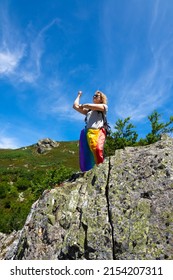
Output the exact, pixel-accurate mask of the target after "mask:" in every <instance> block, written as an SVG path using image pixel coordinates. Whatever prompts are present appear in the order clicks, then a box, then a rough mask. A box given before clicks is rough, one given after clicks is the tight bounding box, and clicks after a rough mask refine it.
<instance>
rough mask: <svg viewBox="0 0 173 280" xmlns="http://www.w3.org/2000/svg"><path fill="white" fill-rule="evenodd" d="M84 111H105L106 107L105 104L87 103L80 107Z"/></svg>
mask: <svg viewBox="0 0 173 280" xmlns="http://www.w3.org/2000/svg"><path fill="white" fill-rule="evenodd" d="M82 106H83V108H84V109H89V110H93V111H102V112H104V111H106V106H105V104H102V103H101V104H94V103H87V104H83V105H82Z"/></svg>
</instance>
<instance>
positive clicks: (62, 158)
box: [0, 141, 79, 233]
mask: <svg viewBox="0 0 173 280" xmlns="http://www.w3.org/2000/svg"><path fill="white" fill-rule="evenodd" d="M78 157H79V154H78V142H77V141H73V142H59V146H58V147H56V148H52V150H50V151H47V152H46V153H44V154H39V153H38V152H37V147H36V145H32V146H29V147H26V148H20V149H16V150H8V149H0V231H1V232H7V233H8V232H11V231H12V230H14V229H15V230H18V229H20V228H21V227H22V226H23V223H24V221H25V219H26V217H27V215H28V213H29V211H30V207H31V205H32V203H33V202H34V201H35V200H36V199H37V198H38V197H39V196H40V195H41V193H42V192H43V191H44V189H46V188H50V187H52V186H53V185H54V184H55V183H56V182H57V183H59V182H60V181H61V179H63V178H65V177H68V176H69V174H71V173H73V172H76V171H78V170H79V163H78Z"/></svg>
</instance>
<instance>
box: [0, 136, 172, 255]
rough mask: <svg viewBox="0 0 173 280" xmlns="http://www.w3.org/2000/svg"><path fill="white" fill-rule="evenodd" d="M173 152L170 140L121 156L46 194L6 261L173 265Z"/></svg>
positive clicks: (120, 154)
mask: <svg viewBox="0 0 173 280" xmlns="http://www.w3.org/2000/svg"><path fill="white" fill-rule="evenodd" d="M172 151H173V139H172V138H168V137H165V138H163V139H162V140H161V141H159V142H157V143H155V144H152V145H149V146H145V147H128V148H125V149H124V150H117V151H116V153H115V155H114V156H112V157H110V158H107V159H106V160H105V162H104V163H103V164H100V165H99V166H95V167H94V168H93V169H92V170H91V171H89V172H86V173H85V174H82V173H81V174H78V176H76V178H75V177H74V178H72V179H71V180H69V181H68V182H64V184H63V185H61V187H56V188H54V189H52V190H51V191H45V192H44V193H43V195H42V197H40V199H39V200H38V201H36V202H35V203H34V205H33V207H32V209H31V213H30V215H29V216H28V218H27V221H26V223H25V226H24V227H23V229H22V231H21V232H20V236H19V238H18V240H17V242H18V243H17V246H16V247H15V248H16V249H15V250H14V251H13V256H12V254H10V252H8V251H7V252H6V254H5V256H4V259H42V260H43V259H58V260H65V259H67V260H76V259H87V260H111V259H112V260H113V259H114V260H115V259H116V260H131V259H133V260H135V259H138V260H144V259H145V260H153V259H158V260H164V259H173V155H172ZM15 242H16V241H15Z"/></svg>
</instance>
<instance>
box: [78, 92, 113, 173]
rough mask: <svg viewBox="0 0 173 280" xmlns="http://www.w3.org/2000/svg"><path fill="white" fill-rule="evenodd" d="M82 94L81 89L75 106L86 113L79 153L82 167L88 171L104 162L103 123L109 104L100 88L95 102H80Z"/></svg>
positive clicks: (96, 93)
mask: <svg viewBox="0 0 173 280" xmlns="http://www.w3.org/2000/svg"><path fill="white" fill-rule="evenodd" d="M81 95H82V92H81V91H79V92H78V95H77V98H76V99H75V101H74V104H73V108H74V109H75V110H76V111H78V112H79V113H81V114H84V115H86V117H85V121H86V128H85V129H83V130H82V131H81V134H80V141H79V154H80V168H81V170H82V171H87V170H89V169H91V168H93V166H94V164H99V163H102V162H103V160H104V156H103V149H104V143H105V138H106V131H105V129H104V128H103V125H104V114H106V112H107V110H108V106H107V97H106V95H105V94H103V93H102V92H101V91H99V90H97V91H96V92H95V94H94V96H93V103H86V104H80V97H81Z"/></svg>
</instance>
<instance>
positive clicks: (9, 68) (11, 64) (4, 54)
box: [0, 50, 23, 75]
mask: <svg viewBox="0 0 173 280" xmlns="http://www.w3.org/2000/svg"><path fill="white" fill-rule="evenodd" d="M22 56H23V51H22V50H21V51H20V52H18V51H16V52H11V51H8V50H5V51H1V50H0V75H9V74H11V73H12V72H13V71H14V70H15V69H16V68H17V66H18V65H19V63H20V60H21V58H22Z"/></svg>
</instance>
